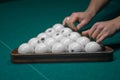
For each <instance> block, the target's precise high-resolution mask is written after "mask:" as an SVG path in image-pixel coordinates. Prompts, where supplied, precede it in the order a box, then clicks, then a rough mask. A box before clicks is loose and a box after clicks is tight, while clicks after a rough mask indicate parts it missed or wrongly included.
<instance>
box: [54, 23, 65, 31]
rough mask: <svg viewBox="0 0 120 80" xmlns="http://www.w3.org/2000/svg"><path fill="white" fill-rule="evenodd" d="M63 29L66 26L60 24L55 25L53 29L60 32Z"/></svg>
mask: <svg viewBox="0 0 120 80" xmlns="http://www.w3.org/2000/svg"><path fill="white" fill-rule="evenodd" d="M63 28H64V26H63V25H62V24H60V23H57V24H55V25H53V29H55V31H58V32H59V31H60V30H61V29H63Z"/></svg>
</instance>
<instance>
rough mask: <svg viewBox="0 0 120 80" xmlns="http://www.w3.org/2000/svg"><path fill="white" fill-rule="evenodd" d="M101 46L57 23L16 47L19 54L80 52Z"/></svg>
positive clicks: (100, 48) (98, 49) (99, 48)
mask: <svg viewBox="0 0 120 80" xmlns="http://www.w3.org/2000/svg"><path fill="white" fill-rule="evenodd" d="M101 50H102V47H101V46H100V44H98V43H96V42H95V41H91V40H90V39H89V38H88V37H86V36H82V35H81V34H80V33H78V32H74V31H72V30H71V29H70V28H68V27H64V26H63V25H62V24H60V23H57V24H55V25H53V27H51V28H48V29H47V30H45V31H44V32H41V33H39V34H38V35H37V36H36V37H33V38H31V39H30V40H29V41H28V42H26V43H23V44H21V45H20V46H19V48H18V53H19V54H29V53H33V54H45V53H49V54H55V53H61V54H62V53H65V52H67V53H76V52H77V53H80V52H97V51H101Z"/></svg>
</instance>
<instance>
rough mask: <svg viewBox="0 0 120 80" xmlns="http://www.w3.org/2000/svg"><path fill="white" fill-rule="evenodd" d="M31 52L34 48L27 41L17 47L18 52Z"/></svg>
mask: <svg viewBox="0 0 120 80" xmlns="http://www.w3.org/2000/svg"><path fill="white" fill-rule="evenodd" d="M33 52H34V48H33V47H32V46H31V45H30V44H28V43H23V44H21V45H20V46H19V48H18V53H19V54H28V53H33Z"/></svg>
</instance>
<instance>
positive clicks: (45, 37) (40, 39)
mask: <svg viewBox="0 0 120 80" xmlns="http://www.w3.org/2000/svg"><path fill="white" fill-rule="evenodd" d="M48 37H49V36H48V35H47V34H46V33H40V34H38V36H37V38H38V40H39V42H44V41H45V40H46V39H47V38H48Z"/></svg>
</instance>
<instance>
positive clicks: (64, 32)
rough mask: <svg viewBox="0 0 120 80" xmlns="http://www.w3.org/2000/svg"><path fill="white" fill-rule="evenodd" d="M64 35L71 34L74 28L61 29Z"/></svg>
mask: <svg viewBox="0 0 120 80" xmlns="http://www.w3.org/2000/svg"><path fill="white" fill-rule="evenodd" d="M60 32H61V33H62V34H63V35H64V36H67V35H68V34H70V33H71V32H72V30H71V29H70V28H63V29H62V30H61V31H60Z"/></svg>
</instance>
